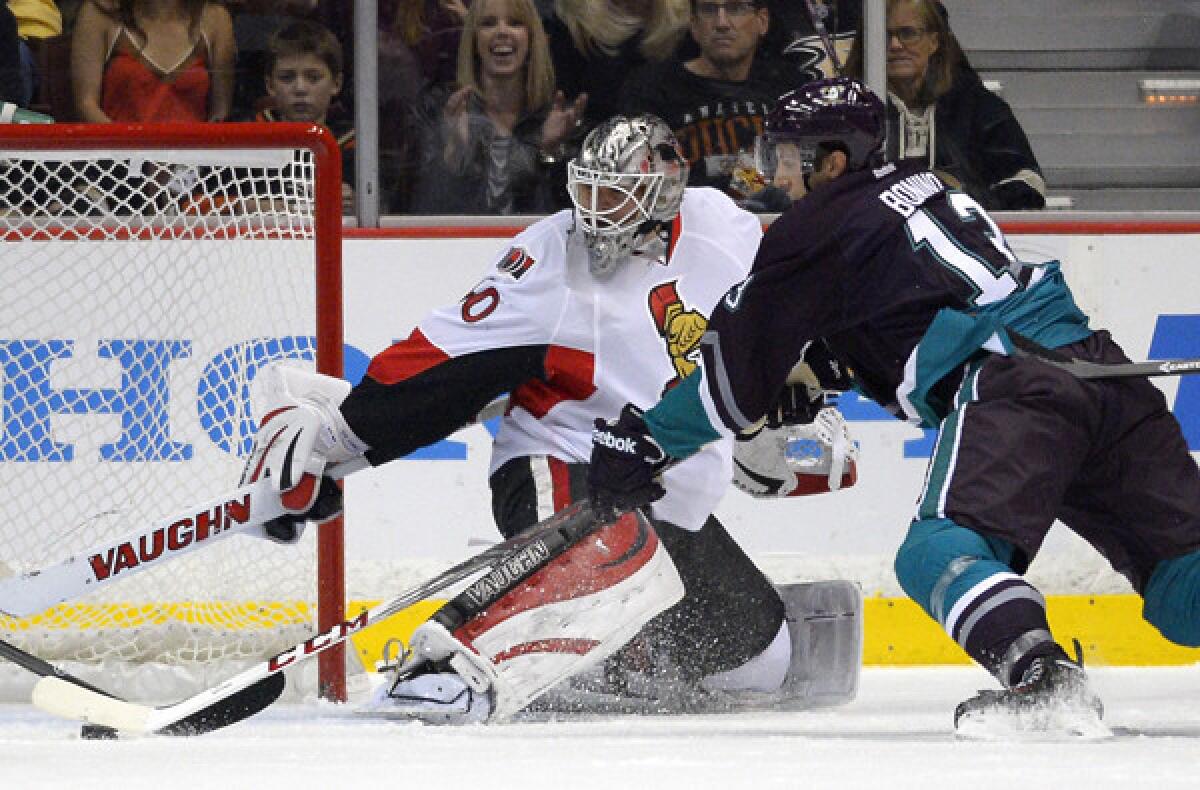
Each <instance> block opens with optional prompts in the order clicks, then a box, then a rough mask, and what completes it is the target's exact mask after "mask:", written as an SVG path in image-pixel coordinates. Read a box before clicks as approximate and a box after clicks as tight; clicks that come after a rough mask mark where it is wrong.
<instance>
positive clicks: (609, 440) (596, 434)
mask: <svg viewBox="0 0 1200 790" xmlns="http://www.w3.org/2000/svg"><path fill="white" fill-rule="evenodd" d="M592 444H599V445H603V446H605V447H607V448H609V449H610V450H616V451H617V452H618V453H626V454H628V455H636V454H637V442H636V441H634V439H633V437H630V436H613V435H612V434H611V433H609V432H608V431H602V430H600V429H599V428H593V429H592Z"/></svg>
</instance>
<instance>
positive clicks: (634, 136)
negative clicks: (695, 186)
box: [567, 115, 688, 274]
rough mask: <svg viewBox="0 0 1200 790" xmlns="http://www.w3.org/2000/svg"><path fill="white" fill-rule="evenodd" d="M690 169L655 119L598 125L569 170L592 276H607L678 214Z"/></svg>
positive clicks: (623, 119)
mask: <svg viewBox="0 0 1200 790" xmlns="http://www.w3.org/2000/svg"><path fill="white" fill-rule="evenodd" d="M687 178H688V165H687V160H686V159H684V157H683V151H682V149H680V147H679V142H678V141H677V140H676V139H675V135H674V134H673V133H672V132H671V129H670V127H668V126H667V125H666V124H665V123H663V122H662V121H661V120H659V119H658V118H656V117H654V116H653V115H637V116H634V117H626V116H624V115H617V116H614V117H613V118H610V119H609V120H607V121H605V122H604V123H602V124H600V125H599V126H597V127H596V128H595V129H593V130H592V132H591V133H590V134H589V135H588V136H587V139H585V140H584V141H583V147H582V148H581V149H580V151H579V156H578V157H576V158H575V159H573V160H571V162H570V164H568V166H567V191H568V192H570V194H571V202H572V203H574V204H575V222H576V225H577V227H578V228H580V229H581V230H582V232H583V238H584V241H585V242H586V244H587V248H588V257H589V263H590V267H591V271H592V273H593V274H605V273H608V272H610V271H612V269H613V268H614V267H615V266H616V264H617V263H618V262H619V261H621V260H622V259H623V258H625V257H627V256H629V255H630V254H631V253H633V251H634V250H635V249H636V247H637V245H638V242H639V240H640V239H641V238H642V237H643V236H644V235H645V234H646V233H648V232H649V231H651V230H653V229H654V227H655V226H656V225H657V224H658V223H663V222H670V221H671V220H673V219H675V217H676V215H678V214H679V206H680V204H681V203H682V202H683V190H684V187H685V186H686V185H687Z"/></svg>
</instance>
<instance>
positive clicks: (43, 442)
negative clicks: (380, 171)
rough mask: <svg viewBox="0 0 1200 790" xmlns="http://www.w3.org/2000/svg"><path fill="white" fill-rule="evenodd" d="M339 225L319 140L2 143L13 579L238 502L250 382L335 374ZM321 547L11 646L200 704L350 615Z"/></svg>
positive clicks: (37, 130) (333, 165) (263, 130)
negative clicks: (280, 365) (252, 667)
mask: <svg viewBox="0 0 1200 790" xmlns="http://www.w3.org/2000/svg"><path fill="white" fill-rule="evenodd" d="M340 211H341V207H340V163H339V160H338V154H337V147H336V143H335V142H333V140H332V138H331V137H330V136H329V135H328V133H327V132H324V131H323V130H321V129H319V128H317V127H313V126H308V125H301V124H230V125H221V126H210V125H187V124H178V125H169V126H161V127H160V126H137V127H123V126H120V125H111V126H38V127H33V126H23V127H13V126H9V127H4V128H0V250H3V261H4V264H3V266H2V267H0V315H3V320H2V321H3V322H2V324H0V377H2V378H0V384H2V386H3V391H2V405H3V410H2V412H0V480H2V481H3V487H2V490H3V497H0V575H4V574H7V573H17V572H24V571H29V570H32V569H37V568H40V567H45V566H47V565H51V564H54V563H57V562H59V561H62V560H63V559H65V558H66V557H68V556H71V555H73V554H76V553H78V552H81V551H85V550H87V549H89V548H91V547H93V546H95V545H96V544H98V543H99V542H100V541H103V540H107V539H110V538H114V537H118V536H121V535H123V534H126V533H128V532H129V531H130V530H132V529H133V528H135V527H137V526H139V525H144V524H148V523H150V522H152V521H154V520H156V519H158V518H161V517H163V516H165V515H168V514H170V513H171V512H174V511H177V510H179V509H181V508H186V507H187V506H188V505H189V504H191V503H195V502H199V501H204V500H206V499H209V498H212V497H214V496H219V495H220V494H222V493H223V492H225V491H229V490H231V489H232V488H234V487H236V485H237V483H238V477H239V473H240V471H241V466H242V458H243V457H244V456H245V455H246V453H247V452H248V450H249V447H250V443H251V439H252V436H253V431H254V416H253V415H254V414H256V413H257V412H256V411H255V409H254V405H253V404H252V400H253V395H252V392H253V386H252V384H253V379H254V376H255V374H256V372H257V371H258V370H260V369H261V368H262V366H263V365H265V364H266V363H268V362H271V361H274V360H289V361H290V363H291V364H298V365H304V366H309V367H312V366H317V367H318V368H319V369H321V370H322V371H323V372H327V373H335V374H340V373H341V349H342V345H341V343H342V339H341V306H340V304H341V293H340V255H341V253H340V232H341V213H340ZM318 317H319V318H318ZM317 532H318V531H317V530H314V529H309V530H308V531H307V533H306V534H305V536H304V537H303V539H302V540H301V542H300V544H299V545H296V546H279V545H276V544H274V543H271V542H269V541H266V540H261V539H256V538H253V537H248V536H235V537H232V538H229V539H227V540H224V541H221V542H218V543H216V544H214V545H211V546H209V547H207V548H205V549H203V550H199V551H195V552H193V553H191V554H188V555H186V556H184V557H182V558H180V559H177V560H174V561H171V562H169V563H167V564H164V565H163V566H161V567H155V568H153V569H148V570H146V571H144V572H141V573H138V574H136V575H132V576H130V578H128V579H126V580H119V581H116V582H114V583H112V584H110V585H109V586H108V587H106V588H104V589H102V590H100V591H98V592H97V593H95V594H93V595H90V596H87V597H84V598H82V599H80V600H78V601H75V602H72V603H70V604H64V605H61V606H58V607H55V608H53V609H51V610H49V611H47V612H45V613H43V614H40V615H36V616H33V617H28V618H22V619H17V618H11V617H5V616H3V615H0V637H2V638H4V639H6V640H8V641H10V642H12V643H14V644H17V645H18V646H20V647H22V648H24V649H26V650H28V651H29V652H31V653H34V654H35V655H37V656H40V657H42V658H44V659H47V660H50V661H54V662H58V663H60V664H61V665H63V666H64V667H66V668H68V670H69V671H70V670H74V671H75V672H76V673H77V674H79V675H80V676H81V677H84V678H86V679H95V681H96V682H97V683H99V684H102V686H103V687H104V688H106V689H108V690H110V691H113V692H115V693H118V694H121V695H123V696H126V697H128V698H131V699H137V700H141V701H159V700H161V699H168V698H171V697H174V696H177V695H178V694H179V693H181V692H183V691H189V692H190V691H195V690H199V689H200V688H203V687H205V686H207V685H211V684H212V683H213V682H215V681H216V680H219V679H220V678H219V677H217V676H218V675H220V674H221V673H225V674H232V673H233V672H235V671H237V669H238V668H240V667H241V666H243V665H244V664H246V663H249V662H252V661H256V660H261V659H262V658H264V657H267V656H269V655H272V654H274V653H275V652H278V651H279V650H281V649H283V648H285V647H288V646H290V645H291V644H293V643H295V642H296V641H299V640H301V639H303V638H304V636H305V635H306V634H308V633H311V632H313V630H314V628H315V626H316V624H317V601H318V589H319V588H320V589H321V590H323V593H324V596H325V602H324V603H325V604H326V612H325V613H324V615H323V617H322V620H328V621H330V622H333V621H336V618H340V616H341V609H340V607H341V600H342V591H341V570H340V559H339V557H338V554H339V552H340V545H339V544H340V524H337V525H335V526H334V527H332V528H330V529H325V528H322V530H321V536H320V537H318V535H317ZM318 544H322V545H321V551H319V550H318ZM153 550H154V547H153V546H149V547H146V546H143V547H139V551H142V552H145V551H150V552H153ZM319 553H321V554H323V556H322V557H320V558H319V557H318V554H319ZM322 574H324V578H321V576H322ZM324 669H325V672H326V675H325V676H324V677H323V678H322V682H325V683H330V684H333V686H334V688H335V693H336V686H337V684H339V683H340V682H344V681H343V680H341V679H340V678H339V677H337V672H338V669H339V667H338V662H337V660H336V659H332V660H330V661H328V662H326V664H325V665H324ZM32 680H33V678H25V679H24V682H28V683H31V682H32ZM22 682H23V681H22V680H20V679H17V680H12V681H10V689H9V691H8V692H7V693H5V691H4V688H3V686H2V685H0V695H4V696H9V695H12V694H14V693H15V694H16V695H17V696H20V694H21V691H20V686H21V685H22ZM0 683H2V681H0ZM12 683H15V684H16V687H17V690H16V691H15V692H14V691H13V690H12V688H11V684H12ZM25 699H28V697H27V696H26V697H25Z"/></svg>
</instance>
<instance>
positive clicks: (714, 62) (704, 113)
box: [622, 0, 794, 200]
mask: <svg viewBox="0 0 1200 790" xmlns="http://www.w3.org/2000/svg"><path fill="white" fill-rule="evenodd" d="M691 9H692V18H691V33H692V38H694V39H695V41H696V44H697V45H698V46H699V48H700V54H699V55H698V56H697V57H695V58H692V59H690V60H687V61H678V60H675V61H670V62H667V63H660V64H650V65H647V66H644V67H643V68H641V69H639V70H638V71H636V72H634V73H633V74H632V75H630V77H629V79H628V80H626V82H625V87H624V89H623V92H624V93H625V101H624V107H623V110H622V111H623V112H626V113H629V114H636V113H643V112H646V113H650V114H652V115H657V116H658V117H660V118H662V119H663V120H664V121H666V122H667V125H668V126H670V127H671V129H672V130H674V132H675V136H676V137H678V138H679V142H680V143H681V144H682V145H683V150H684V154H685V155H686V156H687V158H688V164H689V165H690V166H691V175H690V176H689V178H688V183H689V185H691V186H711V187H716V188H718V189H722V190H724V191H726V192H727V193H728V194H730V196H732V197H734V198H735V199H739V200H743V199H745V198H747V197H749V196H750V195H752V194H753V193H755V192H757V191H758V190H759V189H761V188H762V181H761V179H760V178H758V177H757V174H756V171H755V169H754V164H753V152H754V140H755V138H756V137H757V136H758V135H759V134H761V133H762V128H763V127H762V124H763V117H764V116H765V115H766V113H767V111H768V110H769V109H770V108H771V105H772V104H773V103H774V101H775V97H776V96H779V95H780V94H782V93H783V92H784V91H785V90H787V89H788V88H789V87H790V86H791V85H792V83H793V82H794V80H793V79H791V78H789V75H787V74H786V73H785V72H784V71H782V70H781V69H780V64H779V61H778V60H772V59H769V58H765V57H761V58H760V57H758V50H759V44H760V43H761V42H762V40H763V37H764V36H765V35H766V34H767V31H768V29H769V27H770V16H769V13H768V11H767V8H766V3H765V2H764V0H753V1H752V0H726V1H725V2H712V1H711V0H692V5H691Z"/></svg>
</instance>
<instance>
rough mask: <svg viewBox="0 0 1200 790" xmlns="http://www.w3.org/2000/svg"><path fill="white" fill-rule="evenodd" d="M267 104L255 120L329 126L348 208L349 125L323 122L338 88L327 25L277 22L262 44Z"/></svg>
mask: <svg viewBox="0 0 1200 790" xmlns="http://www.w3.org/2000/svg"><path fill="white" fill-rule="evenodd" d="M265 66H266V88H267V96H268V97H269V98H270V105H271V106H269V107H266V108H264V109H263V110H261V111H260V112H258V113H257V114H256V115H255V117H254V120H256V121H298V122H304V123H319V124H321V125H322V126H327V127H330V131H331V132H332V133H333V135H334V136H335V137H336V138H337V141H338V147H339V148H341V151H342V211H343V212H345V213H347V214H350V213H353V211H354V187H353V183H354V144H355V139H354V128H353V126H352V125H350V124H347V123H344V122H339V123H338V124H337V125H336V126H333V125H331V124H330V123H329V120H328V116H329V106H330V104H331V102H332V101H333V99H334V97H336V96H337V95H338V93H339V92H340V91H341V89H342V75H343V67H342V45H341V44H339V43H338V40H337V38H336V37H335V36H334V35H333V33H332V32H330V30H329V29H328V28H326V27H324V26H322V25H320V24H318V23H316V22H311V21H308V20H304V19H298V20H296V21H294V22H291V23H289V24H287V25H285V26H284V27H282V28H280V29H279V30H278V31H276V32H275V34H274V35H273V36H271V40H270V41H269V42H268V44H267V61H266V64H265Z"/></svg>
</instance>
